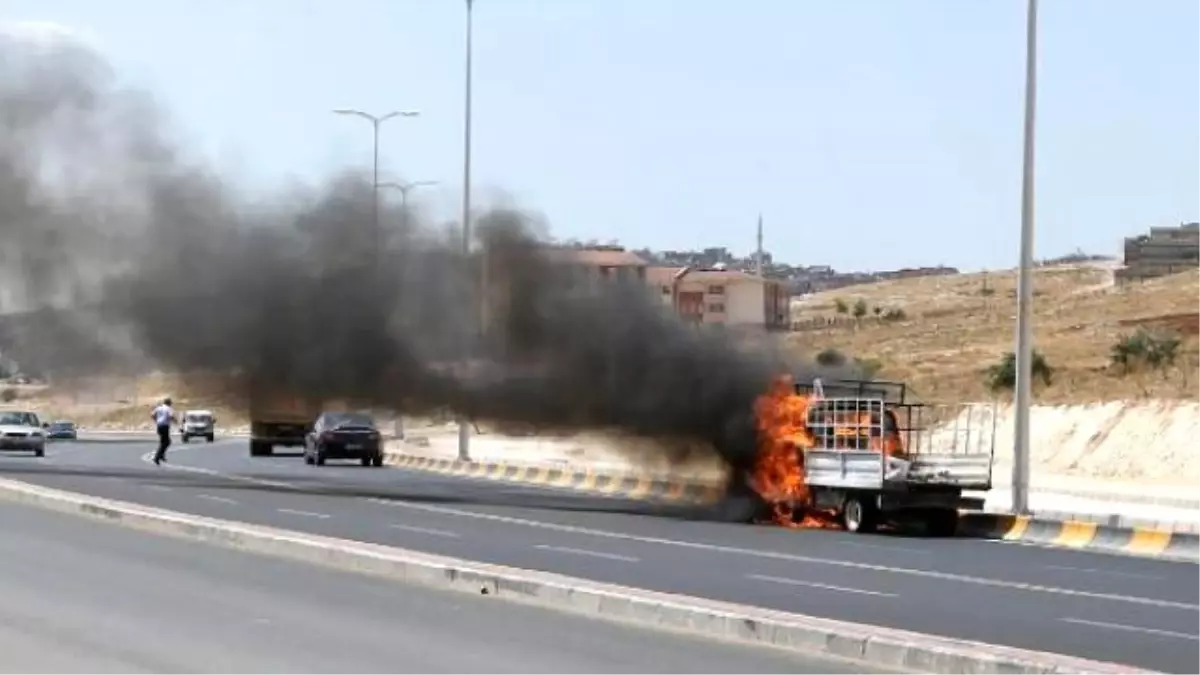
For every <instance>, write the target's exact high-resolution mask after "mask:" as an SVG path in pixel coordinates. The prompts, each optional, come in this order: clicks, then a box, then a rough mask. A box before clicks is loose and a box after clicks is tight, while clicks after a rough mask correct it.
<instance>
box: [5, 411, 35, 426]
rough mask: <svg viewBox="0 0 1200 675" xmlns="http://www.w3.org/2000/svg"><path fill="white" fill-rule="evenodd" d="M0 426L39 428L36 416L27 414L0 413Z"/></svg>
mask: <svg viewBox="0 0 1200 675" xmlns="http://www.w3.org/2000/svg"><path fill="white" fill-rule="evenodd" d="M0 424H7V425H10V426H29V427H36V426H39V424H40V423H39V422H38V418H37V415H34V414H33V413H27V412H0Z"/></svg>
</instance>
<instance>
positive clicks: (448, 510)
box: [367, 497, 1200, 612]
mask: <svg viewBox="0 0 1200 675" xmlns="http://www.w3.org/2000/svg"><path fill="white" fill-rule="evenodd" d="M367 500H368V501H371V502H374V503H377V504H386V505H388V506H394V507H399V508H405V509H411V510H414V511H425V512H427V513H441V514H447V515H454V516H463V517H467V518H475V519H478V520H487V521H492V522H500V523H508V524H513V525H525V526H528V527H537V528H542V529H546V530H554V531H558V532H572V533H575V534H584V535H589V536H593V537H604V538H608V539H622V540H625V541H637V542H640V543H646V544H660V545H666V546H677V547H680V548H689V549H694V550H702V551H713V552H717V553H729V554H734V555H743V556H751V557H757V558H769V559H772V560H787V561H790V562H800V563H813V564H817V565H829V566H833V567H845V568H850V569H859V570H866V571H871V572H886V573H891V574H902V575H906V576H914V577H924V578H927V579H938V580H941V581H954V582H958V583H964V584H973V585H978V586H989V587H993V588H1008V589H1013V590H1021V591H1027V592H1030V593H1048V594H1053V595H1064V596H1071V597H1078V598H1090V599H1093V600H1109V601H1114V602H1127V603H1131V604H1135V605H1149V606H1152V607H1166V608H1170V609H1182V610H1187V611H1193V612H1196V611H1200V605H1197V604H1195V603H1194V602H1191V603H1189V602H1175V601H1171V600H1157V599H1154V598H1145V597H1139V596H1127V595H1115V594H1111V593H1096V592H1092V591H1080V590H1075V589H1071V588H1059V587H1054V586H1042V585H1039V584H1031V583H1025V582H1020V581H1004V580H1001V579H991V578H987V577H973V576H970V575H966V574H955V573H952V572H937V571H933V570H922V569H915V568H911V567H891V566H888V565H875V564H871V563H860V562H853V561H850V560H834V559H831V558H816V557H812V556H804V555H797V554H792V553H783V552H780V551H767V550H757V549H745V548H737V547H735V546H724V545H720V544H704V543H700V542H694V541H680V540H677V539H664V538H661V537H643V536H640V535H636V534H626V533H623V532H608V531H606V530H594V529H591V528H586V527H576V526H574V525H559V524H557V523H546V522H542V521H538V520H526V519H524V518H515V517H513V516H501V515H496V514H492V513H477V512H475V511H464V510H461V509H456V508H452V507H449V506H435V505H433V504H418V503H416V502H405V501H401V500H395V499H393V500H389V499H379V498H376V497H368V498H367Z"/></svg>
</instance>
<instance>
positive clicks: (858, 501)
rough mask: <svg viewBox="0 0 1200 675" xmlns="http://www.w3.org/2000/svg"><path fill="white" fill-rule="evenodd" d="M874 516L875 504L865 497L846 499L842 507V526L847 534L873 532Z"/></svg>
mask: <svg viewBox="0 0 1200 675" xmlns="http://www.w3.org/2000/svg"><path fill="white" fill-rule="evenodd" d="M876 515H877V514H876V513H875V504H873V503H872V502H871V501H870V500H869V498H866V497H859V496H850V497H847V498H846V503H845V504H844V505H843V506H842V524H843V525H844V526H845V527H846V531H847V532H855V533H858V532H874V531H875V525H876Z"/></svg>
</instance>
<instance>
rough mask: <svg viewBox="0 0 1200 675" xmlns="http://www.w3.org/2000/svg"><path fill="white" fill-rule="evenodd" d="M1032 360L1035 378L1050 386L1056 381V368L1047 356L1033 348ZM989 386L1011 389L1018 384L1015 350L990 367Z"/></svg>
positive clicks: (993, 389)
mask: <svg viewBox="0 0 1200 675" xmlns="http://www.w3.org/2000/svg"><path fill="white" fill-rule="evenodd" d="M1032 357H1033V358H1032V360H1031V362H1030V364H1029V367H1030V372H1031V374H1032V375H1033V377H1034V378H1036V379H1040V380H1041V381H1042V384H1044V385H1045V386H1047V387H1049V386H1050V385H1051V384H1053V382H1054V368H1053V367H1051V366H1050V364H1049V363H1048V362H1047V361H1046V357H1044V356H1042V354H1041V352H1038V351H1037V350H1036V349H1035V350H1033V355H1032ZM985 377H986V380H987V385H988V388H989V389H991V390H992V391H1002V390H1011V389H1013V388H1014V387H1016V386H1017V357H1016V354H1014V353H1013V352H1008V353H1007V354H1005V355H1004V357H1003V358H1002V359H1000V362H999V363H997V364H995V365H993V366H991V367H989V368H988V369H987V373H986V376H985Z"/></svg>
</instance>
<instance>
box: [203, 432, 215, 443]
mask: <svg viewBox="0 0 1200 675" xmlns="http://www.w3.org/2000/svg"><path fill="white" fill-rule="evenodd" d="M204 439H205V440H206V441H208V442H209V443H212V442H213V435H212V434H209V435H207V436H205V437H204Z"/></svg>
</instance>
